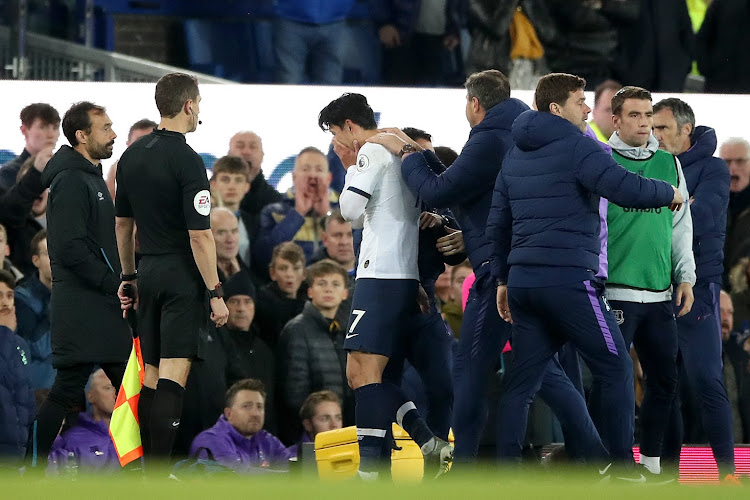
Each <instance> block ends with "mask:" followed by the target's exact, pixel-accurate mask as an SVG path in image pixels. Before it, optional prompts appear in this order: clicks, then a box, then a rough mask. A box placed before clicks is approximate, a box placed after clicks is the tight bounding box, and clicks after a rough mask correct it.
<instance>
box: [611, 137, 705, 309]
mask: <svg viewBox="0 0 750 500" xmlns="http://www.w3.org/2000/svg"><path fill="white" fill-rule="evenodd" d="M609 145H610V146H612V149H614V150H616V151H617V152H618V153H620V154H621V155H623V156H626V157H628V158H632V159H634V160H645V159H648V158H649V157H651V156H653V154H654V153H655V152H656V150H657V149H659V141H658V140H657V139H656V137H654V136H653V134H652V135H651V136H649V138H648V144H646V147H645V148H638V147H633V146H629V145H627V144H625V143H624V142H623V141H622V140H620V137H619V136H618V135H617V132H615V133H614V134H612V137H610V138H609ZM674 161H675V163H676V164H677V176H678V183H679V186H678V188H679V190H680V193H682V196H683V197H684V198H685V200H689V199H690V195H689V194H688V190H687V182H686V181H685V175H684V174H683V173H682V165H680V161H679V160H678V159H677V158H675V159H674ZM672 282H673V283H690V284H691V285H695V258H694V256H693V219H692V217H691V216H690V203H687V202H686V203H685V204H684V205H683V206H682V208H681V209H680V210H678V211H675V212H672ZM606 296H607V299H609V300H621V301H624V302H640V303H653V302H666V301H669V300H671V299H672V287H670V288H669V290H665V291H663V292H652V291H649V290H636V289H633V288H628V287H622V286H613V285H607V290H606Z"/></svg>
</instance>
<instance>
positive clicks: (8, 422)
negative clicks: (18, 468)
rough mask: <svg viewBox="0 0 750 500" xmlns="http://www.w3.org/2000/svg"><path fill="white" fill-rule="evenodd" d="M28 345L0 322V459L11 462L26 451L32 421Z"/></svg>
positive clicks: (32, 397) (33, 405) (32, 399)
mask: <svg viewBox="0 0 750 500" xmlns="http://www.w3.org/2000/svg"><path fill="white" fill-rule="evenodd" d="M28 356H29V346H28V345H27V344H26V341H25V340H23V339H22V338H21V337H19V336H18V335H16V334H15V333H13V331H12V330H11V329H10V328H8V327H5V326H1V325H0V463H2V462H10V463H15V462H17V461H20V460H21V459H23V457H24V455H25V454H26V442H27V441H28V439H29V428H30V427H31V423H32V422H33V421H34V411H35V404H34V393H33V392H32V390H31V372H30V368H29V358H28Z"/></svg>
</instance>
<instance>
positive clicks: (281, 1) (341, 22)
mask: <svg viewBox="0 0 750 500" xmlns="http://www.w3.org/2000/svg"><path fill="white" fill-rule="evenodd" d="M275 4H276V16H277V17H276V20H275V21H274V25H273V49H274V56H275V61H276V82H277V83H292V84H297V85H298V84H300V83H317V84H326V85H341V81H342V79H343V76H344V66H343V59H344V51H345V46H344V45H343V44H342V43H341V39H342V38H344V35H345V34H346V31H347V29H348V28H347V26H346V17H347V14H348V13H349V11H350V10H351V9H352V6H353V5H354V0H327V1H325V2H308V1H305V0H276V2H275ZM307 68H309V69H310V71H309V73H307V71H306V69H307Z"/></svg>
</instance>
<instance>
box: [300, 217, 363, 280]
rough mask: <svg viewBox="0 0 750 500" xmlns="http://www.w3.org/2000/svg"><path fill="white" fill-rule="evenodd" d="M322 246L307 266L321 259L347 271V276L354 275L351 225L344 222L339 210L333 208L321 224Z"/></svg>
mask: <svg viewBox="0 0 750 500" xmlns="http://www.w3.org/2000/svg"><path fill="white" fill-rule="evenodd" d="M321 239H322V242H323V246H322V247H320V248H318V250H317V251H316V252H315V253H314V254H313V256H312V257H310V260H309V261H308V263H309V264H311V265H312V264H315V263H316V262H319V261H321V260H323V259H331V260H334V261H335V262H337V263H339V264H340V265H342V266H343V267H344V269H346V270H347V272H348V273H349V276H352V275H353V274H354V271H355V269H354V261H355V258H354V237H353V236H352V225H351V223H349V222H347V221H346V220H344V218H343V217H342V216H341V210H339V209H338V208H334V209H333V210H331V213H330V214H329V215H328V217H326V219H325V222H324V223H323V233H322V234H321Z"/></svg>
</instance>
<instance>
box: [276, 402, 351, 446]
mask: <svg viewBox="0 0 750 500" xmlns="http://www.w3.org/2000/svg"><path fill="white" fill-rule="evenodd" d="M299 419H300V421H301V422H302V428H303V429H304V432H302V436H301V437H300V438H299V439H298V441H297V442H298V443H299V444H302V443H314V442H315V436H317V435H318V434H319V433H321V432H326V431H333V430H336V429H341V428H342V427H343V419H342V417H341V398H340V397H339V396H338V394H336V393H335V392H333V391H316V392H313V393H312V394H310V395H309V396H307V399H305V402H304V403H302V408H301V409H300V411H299ZM299 444H295V445H294V446H290V447H289V451H290V452H292V453H293V454H294V455H298V454H299Z"/></svg>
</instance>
